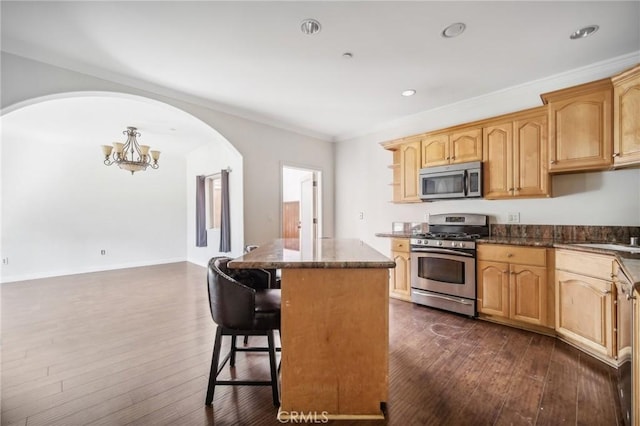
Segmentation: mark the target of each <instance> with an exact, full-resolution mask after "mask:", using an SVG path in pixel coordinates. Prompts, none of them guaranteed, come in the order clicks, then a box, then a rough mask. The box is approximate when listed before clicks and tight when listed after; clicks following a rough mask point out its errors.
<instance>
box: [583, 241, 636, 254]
mask: <svg viewBox="0 0 640 426" xmlns="http://www.w3.org/2000/svg"><path fill="white" fill-rule="evenodd" d="M572 245H574V246H581V247H592V248H598V249H605V250H615V251H624V252H627V253H640V247H632V246H625V245H622V244H604V243H584V244H572Z"/></svg>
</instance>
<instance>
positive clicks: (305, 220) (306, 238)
mask: <svg viewBox="0 0 640 426" xmlns="http://www.w3.org/2000/svg"><path fill="white" fill-rule="evenodd" d="M321 176H322V172H321V171H319V170H313V169H307V168H301V167H294V166H282V207H281V217H282V224H281V230H282V232H281V235H282V238H284V239H285V246H286V247H287V248H289V249H292V250H300V247H301V245H302V247H306V246H307V245H308V244H309V243H311V242H313V241H314V240H316V239H317V238H318V236H319V235H321V232H322V231H321V222H322V221H321V220H320V212H321V211H322V209H321V206H320V200H321V199H322V197H321V193H322V192H321Z"/></svg>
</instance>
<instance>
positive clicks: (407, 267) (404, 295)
mask: <svg viewBox="0 0 640 426" xmlns="http://www.w3.org/2000/svg"><path fill="white" fill-rule="evenodd" d="M391 256H392V257H393V260H394V262H396V267H395V268H393V269H392V270H391V281H390V282H389V295H390V296H391V297H395V298H397V299H402V300H411V278H410V273H411V272H410V271H411V264H410V262H411V259H410V257H409V256H410V255H409V253H405V252H391Z"/></svg>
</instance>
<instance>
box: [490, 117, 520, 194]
mask: <svg viewBox="0 0 640 426" xmlns="http://www.w3.org/2000/svg"><path fill="white" fill-rule="evenodd" d="M483 132H484V133H483V150H484V155H483V160H484V169H483V175H484V182H483V184H484V198H488V199H499V198H510V197H511V196H512V194H513V161H512V159H513V143H512V142H513V124H512V123H511V121H509V122H507V123H500V124H496V125H493V126H487V127H485V128H484V129H483Z"/></svg>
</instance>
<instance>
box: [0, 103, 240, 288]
mask: <svg viewBox="0 0 640 426" xmlns="http://www.w3.org/2000/svg"><path fill="white" fill-rule="evenodd" d="M0 123H1V125H2V151H1V153H0V159H1V164H2V166H1V168H0V173H1V175H2V193H1V200H2V201H1V203H2V204H1V208H2V216H1V231H2V258H3V268H2V282H8V281H20V280H25V279H32V278H39V277H45V276H55V275H67V274H73V273H80V272H89V271H96V270H105V269H117V268H122V267H130V266H141V265H148V264H157V263H168V262H175V261H184V260H188V261H191V262H194V263H197V264H201V265H203V264H205V263H206V260H208V258H210V257H211V256H213V255H216V254H217V253H218V252H217V248H218V245H217V243H215V242H213V241H212V244H210V245H209V246H208V247H204V248H196V247H195V244H194V240H195V231H194V228H195V225H194V223H193V222H194V221H195V218H194V216H195V214H193V211H194V210H195V175H197V174H210V173H213V172H216V171H219V170H220V169H223V168H230V169H231V170H232V173H231V175H230V184H231V188H232V191H231V209H232V220H231V222H232V229H231V235H232V253H233V254H240V253H241V252H242V246H243V240H244V233H243V213H242V212H243V194H242V186H243V183H242V174H243V169H242V167H243V166H242V156H241V155H240V153H239V152H238V151H237V150H236V149H235V148H234V147H233V146H232V145H231V144H230V143H229V141H227V140H226V139H225V138H224V137H223V136H222V135H220V133H218V132H217V131H216V130H215V129H212V128H211V127H210V126H209V125H207V124H205V123H204V122H202V121H201V120H199V119H198V118H196V117H194V116H192V115H190V114H188V113H186V112H184V111H182V110H180V109H178V108H176V107H173V106H171V105H168V104H165V103H162V102H159V101H156V100H153V99H148V98H144V97H140V96H133V95H129V94H125V93H111V92H73V93H63V94H59V95H55V96H47V97H43V98H37V99H31V100H29V101H26V102H22V103H20V104H16V105H12V106H11V107H9V108H5V109H4V110H3V111H2V116H1V117H0ZM127 126H135V127H137V128H138V130H139V132H140V133H141V137H140V141H141V143H145V144H147V145H151V147H152V149H158V150H160V151H161V152H162V154H161V158H160V168H159V169H157V170H151V169H147V171H144V172H139V173H136V174H135V175H134V176H132V175H131V174H129V173H128V172H125V171H122V170H119V169H117V168H114V167H106V166H105V165H103V164H102V160H103V157H102V154H101V152H100V145H103V144H110V143H112V142H114V141H121V142H122V141H123V140H122V139H123V136H122V134H121V133H122V131H123V130H124V129H125V128H126V127H127ZM212 232H214V231H212ZM214 233H215V232H214ZM214 237H215V235H214ZM213 239H214V238H212V240H213ZM102 253H104V254H102Z"/></svg>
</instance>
